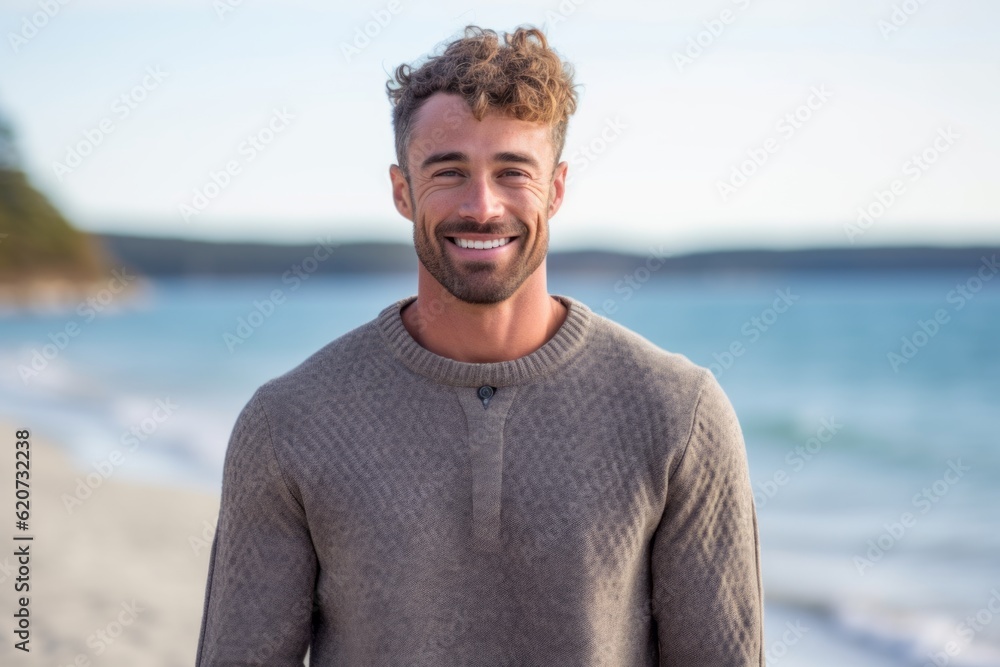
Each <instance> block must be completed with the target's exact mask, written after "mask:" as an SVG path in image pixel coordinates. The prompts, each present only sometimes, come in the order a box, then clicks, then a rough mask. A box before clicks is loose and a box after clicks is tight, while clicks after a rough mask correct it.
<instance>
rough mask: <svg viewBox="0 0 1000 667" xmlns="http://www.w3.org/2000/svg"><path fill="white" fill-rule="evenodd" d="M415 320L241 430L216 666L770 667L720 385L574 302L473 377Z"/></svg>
mask: <svg viewBox="0 0 1000 667" xmlns="http://www.w3.org/2000/svg"><path fill="white" fill-rule="evenodd" d="M414 298H416V297H414V296H411V297H408V298H406V299H401V300H400V301H398V302H396V303H394V304H392V305H391V306H388V307H387V308H385V309H384V310H383V311H382V312H381V313H380V314H379V315H378V316H377V317H376V318H375V319H374V320H372V321H370V322H368V323H366V324H364V325H362V326H360V327H358V328H356V329H354V330H353V331H350V332H348V333H347V334H345V335H343V336H341V337H340V338H338V339H336V340H334V341H333V342H332V343H330V344H328V345H327V346H326V347H324V348H322V349H321V350H319V351H318V352H316V353H315V354H313V355H312V356H311V357H309V358H308V359H307V360H306V361H304V362H303V363H302V364H301V365H299V366H298V367H297V368H295V369H293V370H291V371H289V372H288V373H286V374H285V375H282V376H281V377H278V378H276V379H273V380H271V381H269V382H267V383H265V384H264V385H263V386H262V387H260V389H258V390H257V392H256V393H255V394H254V396H253V398H252V399H251V400H250V402H249V403H248V404H247V406H246V407H245V408H244V409H243V412H242V413H241V414H240V416H239V418H238V420H237V422H236V425H235V427H234V429H233V433H232V437H231V439H230V441H229V448H228V450H227V453H226V459H225V466H224V476H223V483H222V506H221V510H220V516H219V523H218V530H217V532H216V535H215V541H214V543H213V545H212V556H211V566H210V571H209V577H208V584H207V591H206V598H205V610H204V617H203V620H202V628H201V637H200V640H199V645H198V658H197V665H199V666H200V667H217V666H218V667H221V666H223V665H225V666H235V665H267V666H269V667H272V666H273V667H280V666H286V665H302V663H303V659H304V657H305V655H306V651H307V649H308V650H309V656H310V664H311V665H313V666H314V667H315V666H320V667H326V666H331V667H332V666H335V665H336V666H338V667H343V666H347V667H354V666H359V667H362V666H363V667H368V666H377V665H400V666H402V665H434V666H437V667H442V666H443V667H447V666H451V665H486V666H493V665H510V666H515V665H518V666H520V665H538V666H546V667H549V666H554V665H567V666H573V667H581V666H589V665H608V666H615V667H626V666H628V667H632V666H646V665H649V666H653V665H660V666H663V665H670V666H672V667H699V666H704V667H728V666H731V667H737V666H739V667H743V666H745V665H754V666H758V667H763V665H764V657H763V656H764V650H763V636H762V632H763V623H762V615H763V608H762V604H763V601H762V591H761V578H760V549H759V545H758V541H757V523H756V515H755V512H754V505H753V498H752V495H751V488H750V480H749V476H748V471H747V462H746V452H745V449H744V444H743V437H742V434H741V431H740V427H739V423H738V422H737V419H736V416H735V414H734V412H733V409H732V407H731V405H730V403H729V401H728V400H727V399H726V396H725V394H724V393H723V391H722V389H721V388H720V387H719V384H718V383H717V382H716V381H715V378H714V377H713V376H712V374H711V373H709V372H708V371H706V370H705V369H703V368H700V367H698V366H695V365H694V364H692V363H691V362H690V361H688V360H687V359H686V358H685V357H683V356H680V355H678V354H672V353H668V352H665V351H664V350H662V349H660V348H658V347H656V346H655V345H653V344H652V343H650V342H649V341H647V340H646V339H645V338H642V337H641V336H639V335H638V334H636V333H634V332H632V331H629V330H628V329H626V328H624V327H622V326H621V325H619V324H616V323H614V322H612V321H611V320H608V319H606V318H604V317H602V316H600V315H598V314H597V313H594V312H593V311H591V310H590V309H589V308H587V306H585V305H584V304H583V303H582V302H580V301H577V300H575V299H572V298H570V297H566V296H557V297H556V298H559V299H560V300H561V301H562V302H563V303H564V304H566V305H567V306H568V307H569V312H568V315H567V317H566V321H565V322H564V323H563V324H562V326H561V327H560V329H559V330H558V332H557V333H556V335H555V336H554V337H553V338H552V339H551V340H549V341H548V342H547V343H546V344H545V345H544V346H542V347H541V348H539V349H538V350H536V351H535V352H533V353H531V354H529V355H527V356H525V357H521V358H519V359H515V360H513V361H504V362H498V363H466V362H458V361H454V360H452V359H447V358H444V357H441V356H438V355H436V354H434V353H432V352H430V351H429V350H427V349H426V348H423V347H421V346H420V345H419V344H418V343H417V342H416V341H415V340H414V339H413V337H412V336H410V334H409V333H408V332H407V330H406V329H405V328H404V326H403V322H402V318H401V316H400V309H401V308H402V307H403V306H404V305H405V304H406V303H408V302H410V301H412V300H413V299H414ZM487 388H489V389H487ZM490 394H492V395H491V396H490Z"/></svg>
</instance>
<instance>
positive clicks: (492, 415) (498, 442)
mask: <svg viewBox="0 0 1000 667" xmlns="http://www.w3.org/2000/svg"><path fill="white" fill-rule="evenodd" d="M456 391H457V393H458V396H459V402H460V403H461V405H462V408H463V410H464V411H465V416H466V423H467V424H468V438H469V440H468V445H469V463H470V466H471V471H470V472H471V475H472V540H473V545H474V547H475V548H477V549H479V550H482V551H491V552H497V551H498V550H499V546H500V510H501V493H502V487H503V467H504V466H503V453H504V442H503V431H504V424H505V423H506V420H507V413H508V411H509V409H510V406H511V404H512V403H513V399H514V396H515V394H516V387H514V386H511V387H503V388H502V389H498V388H496V387H493V386H491V385H482V386H480V387H456ZM487 408H488V409H487Z"/></svg>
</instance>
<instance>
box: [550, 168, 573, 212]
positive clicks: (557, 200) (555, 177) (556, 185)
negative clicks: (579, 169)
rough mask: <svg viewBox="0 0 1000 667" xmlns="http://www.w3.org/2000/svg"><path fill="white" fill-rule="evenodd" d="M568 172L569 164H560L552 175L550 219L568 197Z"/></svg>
mask: <svg viewBox="0 0 1000 667" xmlns="http://www.w3.org/2000/svg"><path fill="white" fill-rule="evenodd" d="M568 170H569V164H568V163H566V162H560V163H559V164H557V165H556V168H555V171H554V172H553V173H552V187H551V188H550V190H549V191H550V192H551V193H552V198H551V199H549V217H550V218H551V217H552V216H554V215H555V214H556V211H558V210H559V207H561V206H562V202H563V197H564V196H565V195H566V173H567V171H568Z"/></svg>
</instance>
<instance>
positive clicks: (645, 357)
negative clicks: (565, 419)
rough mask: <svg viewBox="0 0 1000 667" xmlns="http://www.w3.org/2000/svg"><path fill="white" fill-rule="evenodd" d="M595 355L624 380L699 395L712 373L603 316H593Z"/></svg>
mask: <svg viewBox="0 0 1000 667" xmlns="http://www.w3.org/2000/svg"><path fill="white" fill-rule="evenodd" d="M591 319H592V324H593V327H592V328H593V331H592V334H591V353H592V354H593V355H594V356H595V357H597V358H598V359H599V360H600V361H602V362H603V363H604V364H605V365H606V366H607V367H608V370H609V372H614V374H616V375H618V376H619V377H621V378H625V377H629V378H641V379H645V380H654V379H655V381H656V382H657V383H658V384H665V385H669V386H671V387H674V388H675V389H676V388H678V387H690V388H692V389H694V390H695V391H697V390H698V388H700V387H701V386H702V385H703V383H705V382H706V380H707V378H706V376H707V375H711V372H710V371H709V370H708V369H707V368H705V367H703V366H699V365H698V364H696V363H694V362H693V361H691V359H689V358H688V357H687V356H685V355H684V354H682V353H679V352H674V351H672V350H669V349H665V348H663V347H661V346H659V345H657V344H656V343H654V342H652V341H651V340H649V339H648V338H646V337H645V336H643V335H642V334H640V333H638V332H636V331H633V330H632V329H629V328H628V327H626V326H625V325H623V324H620V323H618V322H615V321H614V320H611V319H609V318H607V317H605V316H603V315H600V314H599V313H592V314H591Z"/></svg>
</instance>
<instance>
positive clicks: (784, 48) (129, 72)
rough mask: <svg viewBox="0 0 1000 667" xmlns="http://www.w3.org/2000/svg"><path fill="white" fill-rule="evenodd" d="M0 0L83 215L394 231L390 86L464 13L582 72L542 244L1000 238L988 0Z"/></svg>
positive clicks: (110, 220) (35, 134) (277, 234)
mask: <svg viewBox="0 0 1000 667" xmlns="http://www.w3.org/2000/svg"><path fill="white" fill-rule="evenodd" d="M348 4H349V3H338V6H337V7H333V6H332V5H333V3H329V2H320V1H318V0H316V1H311V0H308V1H307V0H298V1H288V0H285V1H283V2H280V3H279V2H276V1H265V0H144V2H142V3H138V2H126V1H124V0H31V1H22V0H4V2H3V5H2V9H0V34H2V37H3V44H2V45H0V112H2V113H3V114H4V115H5V116H6V117H7V118H8V120H9V122H10V123H11V124H12V125H13V127H14V129H15V132H16V133H17V142H18V146H19V149H20V154H21V161H22V165H23V168H24V169H25V171H26V172H27V173H28V175H29V177H30V178H31V179H32V181H33V182H34V183H35V185H36V186H37V187H38V188H39V189H41V190H42V191H43V192H44V193H45V194H46V195H47V196H48V197H49V198H50V199H51V200H52V201H53V202H54V203H55V204H56V205H57V206H58V207H59V208H60V209H61V210H62V211H63V212H64V213H65V214H66V215H67V217H69V218H70V219H71V220H72V221H73V222H74V223H76V224H77V225H78V226H80V227H82V228H84V229H88V230H92V231H100V232H118V233H130V234H142V235H167V236H174V237H187V238H203V239H240V240H267V241H279V242H299V243H301V242H309V241H310V240H312V239H315V238H316V237H317V236H318V235H322V236H323V238H327V237H331V236H332V237H335V238H338V239H341V240H361V239H371V240H393V241H401V242H410V241H411V239H412V223H410V222H409V221H408V220H406V219H404V218H402V217H401V216H400V215H399V214H398V213H397V212H396V210H395V208H394V207H393V205H392V199H391V190H390V184H389V178H388V167H389V165H390V164H392V163H393V162H395V153H394V148H393V135H392V127H391V117H390V113H391V107H390V104H389V101H388V99H387V97H386V94H385V83H386V81H387V79H388V78H389V76H390V74H391V72H392V71H393V70H394V69H395V68H396V67H397V66H398V65H399V64H401V63H404V62H406V63H415V62H418V61H419V60H420V59H421V58H423V57H426V55H428V54H430V53H434V52H438V51H439V50H440V49H441V47H442V45H443V44H444V43H445V42H446V41H448V40H449V39H452V38H454V37H456V36H458V35H459V34H460V33H461V30H462V28H463V27H464V26H465V25H467V24H470V23H471V24H477V25H480V26H483V27H488V28H493V29H496V30H499V31H509V30H512V29H514V28H515V27H517V26H519V25H525V24H530V25H534V26H537V27H540V28H542V29H543V30H544V32H545V34H546V35H547V37H548V38H549V41H550V43H551V45H552V46H553V47H554V48H555V49H556V50H557V51H558V52H559V54H560V55H561V57H562V58H563V59H565V60H567V61H569V62H571V63H572V64H573V67H574V71H575V80H576V82H577V83H578V84H580V85H581V86H580V89H579V90H580V100H579V107H578V111H577V113H576V114H575V115H574V116H573V117H572V119H571V120H570V126H569V132H568V135H567V139H566V147H565V149H564V152H563V156H562V157H563V159H564V160H566V161H567V162H568V163H569V165H570V166H569V174H570V183H569V186H568V188H567V194H566V199H565V201H564V204H563V206H562V208H561V210H560V211H559V212H558V213H557V215H556V216H555V217H553V218H552V220H551V223H550V224H551V247H552V248H553V249H580V248H602V249H619V250H626V251H632V252H643V251H644V250H647V249H649V248H656V249H659V250H660V251H661V252H662V251H670V252H674V251H676V252H683V251H695V250H707V249H727V248H796V247H817V246H883V245H912V244H921V245H924V244H937V245H968V244H979V243H983V244H997V243H1000V197H998V194H1000V124H998V123H997V122H996V119H997V118H1000V85H998V84H1000V40H997V39H996V26H997V25H998V24H1000V3H998V2H996V1H995V0H949V1H948V2H945V1H944V0H863V1H862V0H810V2H801V0H798V1H796V0H713V1H711V2H705V1H704V0H701V1H697V2H696V1H694V0H691V1H672V2H668V3H662V4H661V3H651V2H634V1H629V0H614V1H613V2H612V1H610V0H561V1H552V2H530V3H529V2H511V1H510V0H507V1H505V2H503V3H500V2H476V3H470V2H456V1H447V0H446V1H444V2H434V3H431V2H415V1H413V0H375V1H370V0H365V1H362V2H355V3H350V4H349V6H348Z"/></svg>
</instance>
